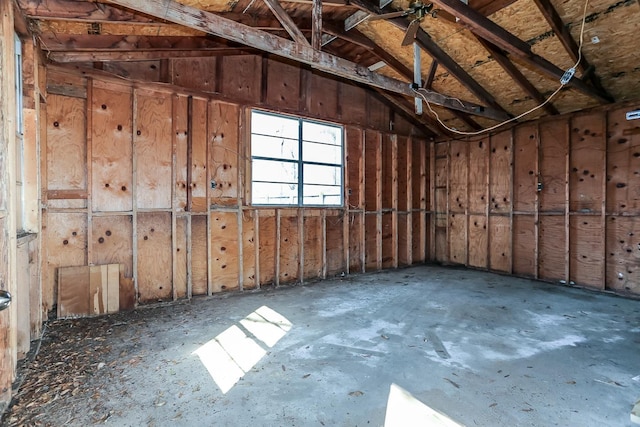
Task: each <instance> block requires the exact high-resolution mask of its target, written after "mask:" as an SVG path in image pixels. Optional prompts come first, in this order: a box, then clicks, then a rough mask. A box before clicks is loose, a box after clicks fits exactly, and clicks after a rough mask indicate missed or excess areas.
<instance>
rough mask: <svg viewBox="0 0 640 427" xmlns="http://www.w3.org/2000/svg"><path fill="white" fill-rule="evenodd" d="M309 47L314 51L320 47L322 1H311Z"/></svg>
mask: <svg viewBox="0 0 640 427" xmlns="http://www.w3.org/2000/svg"><path fill="white" fill-rule="evenodd" d="M311 46H312V47H313V48H314V49H315V50H320V48H321V47H322V0H313V6H312V9H311Z"/></svg>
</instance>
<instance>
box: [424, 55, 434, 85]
mask: <svg viewBox="0 0 640 427" xmlns="http://www.w3.org/2000/svg"><path fill="white" fill-rule="evenodd" d="M437 70H438V61H436V60H435V59H434V60H432V61H431V66H430V67H429V72H428V73H427V78H426V79H425V81H424V85H422V87H423V88H425V89H431V86H432V85H433V80H434V79H435V78H436V71H437Z"/></svg>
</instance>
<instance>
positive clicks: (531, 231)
mask: <svg viewBox="0 0 640 427" xmlns="http://www.w3.org/2000/svg"><path fill="white" fill-rule="evenodd" d="M512 233H513V273H514V274H517V275H519V276H526V277H536V274H537V265H536V262H537V258H536V240H537V237H536V228H535V217H534V216H533V215H514V216H513V230H512ZM563 259H564V258H563Z"/></svg>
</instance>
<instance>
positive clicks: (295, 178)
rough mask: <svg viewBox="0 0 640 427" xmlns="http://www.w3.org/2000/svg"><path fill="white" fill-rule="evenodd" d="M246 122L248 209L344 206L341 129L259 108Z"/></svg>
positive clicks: (325, 123)
mask: <svg viewBox="0 0 640 427" xmlns="http://www.w3.org/2000/svg"><path fill="white" fill-rule="evenodd" d="M250 123H251V126H250V146H251V204H252V205H254V206H296V207H297V206H300V207H341V206H343V200H344V185H343V182H344V179H343V174H344V129H343V127H342V126H341V125H338V124H335V123H329V122H324V121H321V120H315V119H307V118H303V117H299V116H294V115H287V114H281V113H275V112H270V111H264V110H258V109H251V110H250Z"/></svg>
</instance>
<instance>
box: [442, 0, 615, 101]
mask: <svg viewBox="0 0 640 427" xmlns="http://www.w3.org/2000/svg"><path fill="white" fill-rule="evenodd" d="M433 3H434V4H436V5H437V6H439V7H440V8H442V9H443V10H445V11H446V12H449V13H451V14H453V15H455V16H457V17H458V18H459V19H460V21H462V22H463V23H464V24H465V25H466V26H467V27H468V28H469V29H470V30H471V32H473V33H474V34H476V35H478V36H480V37H482V38H484V39H486V40H489V41H491V42H492V43H494V44H495V45H496V46H498V47H500V48H501V49H503V50H505V51H507V52H509V53H510V54H512V55H515V56H517V57H518V58H520V59H521V60H523V61H524V62H526V63H528V64H529V65H531V66H533V67H535V68H536V69H537V70H538V71H540V72H542V73H544V74H546V75H547V76H549V77H551V78H555V79H558V80H559V79H560V78H561V77H562V75H563V74H564V70H561V69H560V68H558V67H557V66H556V65H554V64H552V63H551V62H549V61H547V60H546V59H544V58H543V57H541V56H539V55H537V54H535V53H533V52H532V51H531V46H530V45H529V44H528V43H526V42H525V41H523V40H521V39H519V38H518V37H516V36H514V35H513V34H511V33H510V32H508V31H507V30H505V29H504V28H502V27H501V26H500V25H498V24H496V23H495V22H493V21H492V20H490V19H489V18H486V17H485V16H483V15H482V14H480V13H478V12H476V11H475V10H473V9H472V8H470V7H469V6H467V5H466V4H464V3H462V2H461V1H459V0H434V1H433ZM568 85H569V86H572V87H574V88H575V89H577V90H579V91H580V92H582V93H584V94H585V95H588V96H590V97H592V98H594V99H597V100H598V101H600V102H601V103H611V102H613V101H614V100H613V98H612V97H611V96H610V95H608V94H606V93H602V92H601V91H599V90H596V89H595V88H593V87H591V86H588V85H587V84H586V83H585V82H584V81H583V80H580V79H578V78H575V77H574V78H573V79H571V81H570V82H569V83H568Z"/></svg>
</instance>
